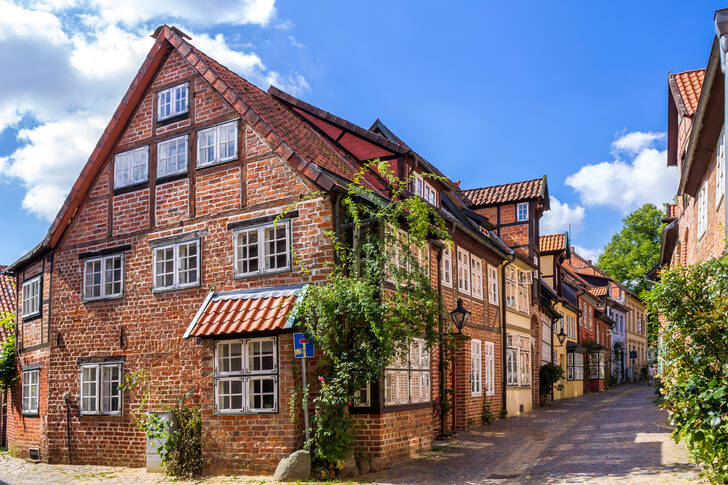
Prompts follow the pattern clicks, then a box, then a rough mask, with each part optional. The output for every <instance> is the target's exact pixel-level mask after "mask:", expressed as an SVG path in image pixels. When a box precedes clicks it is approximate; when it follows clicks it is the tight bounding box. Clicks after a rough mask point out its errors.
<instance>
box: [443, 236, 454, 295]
mask: <svg viewBox="0 0 728 485" xmlns="http://www.w3.org/2000/svg"><path fill="white" fill-rule="evenodd" d="M441 264H442V276H441V278H442V286H446V287H448V288H452V249H450V247H448V246H445V248H444V249H443V250H442V262H441Z"/></svg>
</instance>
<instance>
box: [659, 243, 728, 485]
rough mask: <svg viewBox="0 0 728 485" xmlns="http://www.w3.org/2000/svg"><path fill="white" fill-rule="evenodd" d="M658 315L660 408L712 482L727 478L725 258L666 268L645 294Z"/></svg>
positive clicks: (727, 295)
mask: <svg viewBox="0 0 728 485" xmlns="http://www.w3.org/2000/svg"><path fill="white" fill-rule="evenodd" d="M647 301H648V304H649V310H650V312H651V313H652V314H653V315H655V314H659V315H660V316H661V317H662V320H663V327H662V335H661V353H660V355H661V359H662V368H661V371H660V376H659V377H660V381H661V384H662V387H661V389H660V392H661V393H662V396H663V397H662V400H661V402H660V405H661V407H662V408H664V409H666V410H668V411H669V412H670V418H669V423H670V424H671V425H672V426H673V427H674V430H673V437H674V438H675V440H676V441H680V440H684V441H685V443H686V444H687V446H688V449H689V450H690V454H691V456H692V458H693V459H694V460H696V461H697V462H698V463H701V464H702V465H703V466H704V469H705V474H706V475H707V477H708V478H709V479H710V480H711V481H712V482H713V483H725V482H726V481H728V258H726V257H723V258H721V259H717V260H711V261H708V262H705V263H702V264H698V265H695V266H691V267H689V268H682V267H678V268H675V269H672V270H668V271H665V272H664V273H663V275H662V278H661V281H660V282H659V283H658V284H657V285H656V286H655V287H654V288H653V289H652V291H651V292H650V293H649V294H648V295H647Z"/></svg>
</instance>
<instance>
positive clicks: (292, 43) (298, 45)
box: [288, 35, 306, 49]
mask: <svg viewBox="0 0 728 485" xmlns="http://www.w3.org/2000/svg"><path fill="white" fill-rule="evenodd" d="M288 41H289V42H290V43H291V45H292V46H293V47H298V48H299V49H303V48H304V47H306V46H305V45H303V44H302V43H301V42H299V41H297V40H296V38H295V37H293V36H292V35H289V36H288Z"/></svg>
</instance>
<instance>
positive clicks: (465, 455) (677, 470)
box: [0, 386, 698, 485]
mask: <svg viewBox="0 0 728 485" xmlns="http://www.w3.org/2000/svg"><path fill="white" fill-rule="evenodd" d="M653 398H654V394H653V393H652V389H651V388H648V387H646V386H639V387H638V386H625V387H621V388H617V389H615V390H610V391H606V392H603V393H600V394H588V395H586V396H584V397H581V398H576V399H570V400H566V401H559V402H557V403H556V404H555V405H553V406H550V407H548V408H541V409H538V410H536V411H534V412H533V413H529V414H527V415H524V416H519V417H514V418H509V419H507V420H505V421H498V422H497V423H496V424H493V425H491V426H483V427H478V428H475V429H473V430H472V431H469V432H461V433H459V434H458V437H457V439H456V440H453V441H450V442H448V443H447V444H446V445H444V446H443V447H441V448H440V447H438V449H437V450H433V451H430V452H427V453H425V454H424V455H423V456H422V457H420V458H417V459H415V460H412V461H410V462H408V463H405V464H403V465H400V466H397V467H395V468H392V469H389V470H385V471H383V472H380V473H378V474H374V475H368V476H366V477H364V479H363V480H362V481H363V482H369V483H372V482H373V483H383V484H384V483H386V484H417V485H429V484H448V483H450V484H475V483H478V484H512V483H514V484H572V483H588V484H615V483H619V484H659V485H672V484H688V483H697V481H698V480H697V475H698V473H697V469H696V468H695V467H694V466H693V465H691V464H690V463H689V461H688V456H687V452H686V450H685V448H684V446H683V445H682V444H680V445H675V444H674V442H673V441H672V439H671V438H670V430H669V429H668V428H667V426H665V418H666V415H665V413H663V412H662V411H660V410H659V409H657V407H656V406H655V405H654V404H653V403H652V400H653ZM270 482H272V480H271V479H270V477H249V476H248V477H235V476H220V477H209V478H205V479H203V480H199V481H193V482H188V481H172V480H170V479H169V478H167V477H165V476H164V475H162V474H158V473H146V472H145V471H144V469H139V468H122V467H102V466H85V465H46V464H42V463H38V464H35V463H29V462H26V461H23V460H19V459H16V458H12V457H10V456H8V455H7V454H2V455H0V485H4V484H9V485H26V484H27V485H30V484H32V485H36V484H44V485H45V484H48V485H56V484H64V485H65V484H70V485H86V484H105V485H106V484H109V485H117V484H133V485H151V484H172V483H174V484H176V485H187V484H200V485H223V484H233V483H270Z"/></svg>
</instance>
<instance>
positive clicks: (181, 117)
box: [157, 109, 190, 128]
mask: <svg viewBox="0 0 728 485" xmlns="http://www.w3.org/2000/svg"><path fill="white" fill-rule="evenodd" d="M189 117H190V110H189V109H188V110H187V111H184V112H182V113H177V114H174V115H172V116H167V117H166V118H162V119H159V118H157V128H161V127H163V126H167V125H171V124H172V123H176V122H177V121H182V120H184V119H188V118H189Z"/></svg>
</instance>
